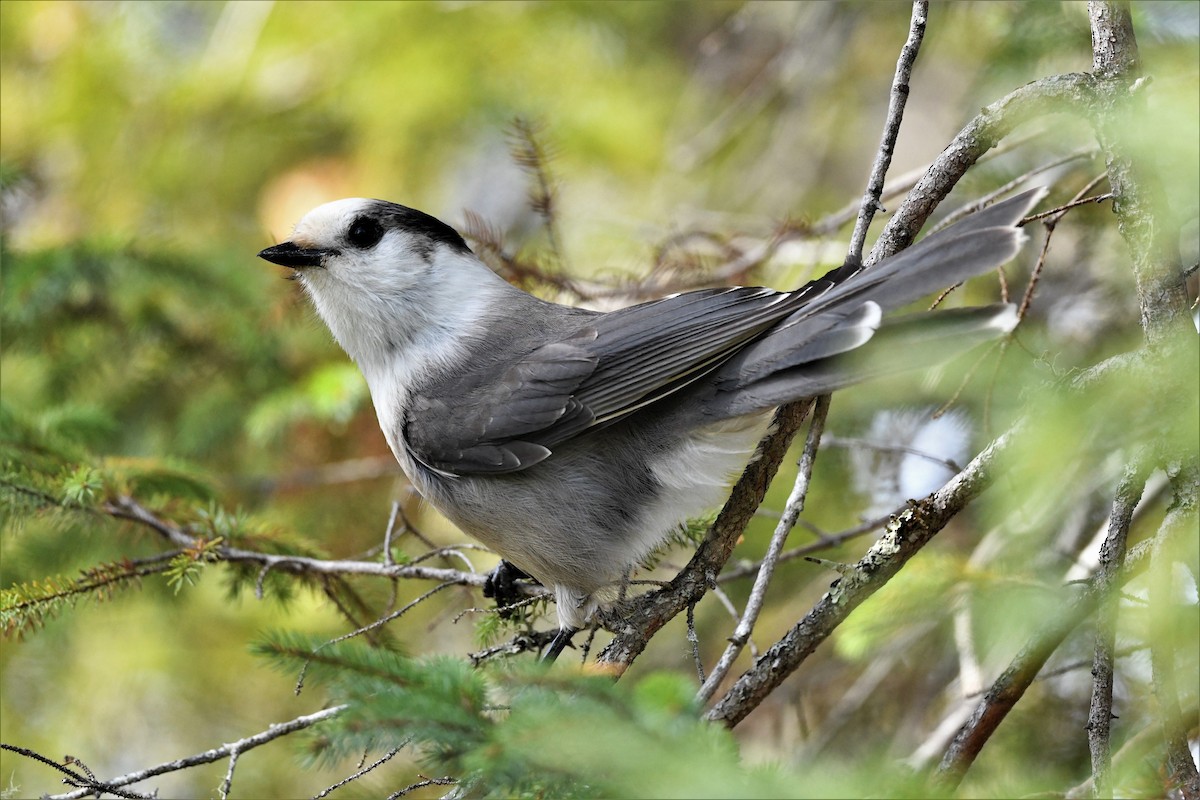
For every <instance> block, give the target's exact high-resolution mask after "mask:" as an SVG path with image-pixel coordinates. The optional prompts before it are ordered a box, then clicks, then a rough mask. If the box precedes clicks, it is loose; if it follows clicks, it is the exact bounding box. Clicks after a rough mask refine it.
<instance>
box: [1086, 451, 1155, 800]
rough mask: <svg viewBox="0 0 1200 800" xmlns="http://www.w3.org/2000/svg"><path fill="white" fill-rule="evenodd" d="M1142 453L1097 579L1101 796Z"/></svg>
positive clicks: (1122, 490)
mask: <svg viewBox="0 0 1200 800" xmlns="http://www.w3.org/2000/svg"><path fill="white" fill-rule="evenodd" d="M1140 460H1141V459H1140V458H1139V459H1137V460H1136V461H1135V462H1134V463H1132V464H1130V465H1129V466H1128V467H1127V468H1126V470H1125V475H1124V476H1123V477H1122V478H1121V483H1120V484H1119V485H1118V486H1117V492H1116V496H1115V497H1114V498H1113V507H1112V513H1111V514H1110V515H1109V518H1108V536H1107V537H1106V538H1105V540H1104V545H1103V546H1102V547H1101V549H1100V567H1099V569H1098V571H1097V573H1096V577H1095V578H1094V579H1093V580H1094V583H1095V584H1096V587H1097V590H1098V591H1099V593H1100V600H1099V608H1098V609H1097V611H1096V650H1095V656H1094V658H1093V661H1092V676H1093V682H1092V702H1091V709H1090V711H1089V713H1088V722H1087V732H1088V750H1089V751H1090V752H1091V757H1092V779H1093V780H1094V781H1095V787H1096V797H1099V798H1108V797H1112V776H1111V772H1110V770H1111V768H1112V750H1111V740H1110V729H1111V727H1112V720H1113V713H1112V701H1113V697H1112V692H1113V662H1114V660H1115V656H1114V650H1115V649H1116V642H1117V611H1118V608H1119V601H1118V598H1117V594H1116V591H1115V589H1116V587H1117V586H1118V579H1119V573H1120V570H1121V565H1122V564H1123V563H1124V562H1125V542H1126V539H1127V538H1128V536H1129V525H1130V523H1131V522H1132V521H1133V512H1134V509H1136V508H1137V505H1138V501H1139V500H1140V498H1141V495H1142V491H1143V490H1144V488H1145V485H1146V478H1145V475H1144V469H1143V468H1142V466H1141V465H1140V463H1139V462H1140Z"/></svg>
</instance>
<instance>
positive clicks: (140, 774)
mask: <svg viewBox="0 0 1200 800" xmlns="http://www.w3.org/2000/svg"><path fill="white" fill-rule="evenodd" d="M345 709H346V706H344V705H342V706H333V707H332V708H326V709H324V710H322V711H318V712H316V713H315V714H306V715H304V716H301V717H296V718H295V719H292V720H288V721H287V722H280V723H278V724H276V725H272V726H270V727H269V728H267V730H265V731H262V732H261V733H256V734H254V735H253V736H247V737H246V738H244V739H239V740H237V741H236V742H233V743H231V744H223V745H221V746H220V747H215V748H213V749H212V750H206V751H204V752H203V753H197V754H195V755H192V756H187V757H186V758H180V759H177V760H175V761H168V762H166V763H163V764H159V765H157V766H153V767H148V768H146V769H143V770H138V771H137V772H130V773H128V774H126V775H122V776H120V777H119V778H113V779H112V780H110V781H107V782H106V783H104V784H103V786H104V787H105V788H104V791H106V792H109V793H110V794H117V793H116V792H114V791H113V789H112V787H117V786H128V785H129V784H131V783H139V782H141V781H144V780H146V779H148V778H153V777H155V776H157V775H164V774H166V773H169V772H178V771H179V770H182V769H188V768H190V767H197V766H200V765H201V764H211V763H212V762H214V761H220V760H222V759H225V758H228V757H229V756H230V755H231V754H232V753H233V752H234V751H235V750H236V751H238V752H241V753H244V752H246V751H247V750H253V749H254V748H255V747H259V746H261V745H264V744H266V743H267V742H271V741H274V740H275V739H278V738H280V737H281V736H287V735H288V734H291V733H295V732H296V731H299V730H303V729H304V728H308V727H310V726H312V725H315V724H317V723H318V722H323V721H325V720H327V719H331V718H332V717H336V716H337V715H338V714H340V713H342V711H344V710H345ZM95 792H96V789H95V788H84V789H78V790H76V791H74V792H67V793H66V794H58V795H52V796H50V797H48V798H47V800H78V798H81V797H87V796H88V795H90V794H95ZM122 796H128V795H122ZM138 796H139V797H140V795H138Z"/></svg>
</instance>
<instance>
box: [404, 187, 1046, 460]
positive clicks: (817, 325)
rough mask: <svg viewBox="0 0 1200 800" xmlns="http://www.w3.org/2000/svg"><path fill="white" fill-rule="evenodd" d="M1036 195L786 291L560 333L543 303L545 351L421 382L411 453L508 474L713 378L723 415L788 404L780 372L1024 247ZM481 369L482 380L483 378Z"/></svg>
mask: <svg viewBox="0 0 1200 800" xmlns="http://www.w3.org/2000/svg"><path fill="white" fill-rule="evenodd" d="M1040 197H1041V193H1040V192H1036V191H1035V192H1026V193H1024V194H1022V195H1018V196H1016V197H1013V198H1012V199H1010V200H1007V201H1005V202H1003V203H998V204H996V205H994V206H992V207H990V208H988V209H986V210H984V211H981V212H978V213H976V214H972V215H971V216H970V217H967V219H966V220H964V221H963V222H960V223H958V224H957V225H954V226H952V227H950V228H947V229H946V230H945V231H942V232H940V233H938V234H936V235H934V236H930V237H927V238H926V239H924V240H922V241H921V242H920V243H918V244H916V245H914V246H912V247H910V248H908V249H907V250H905V251H904V252H902V253H900V254H899V255H898V256H896V257H895V258H892V259H888V260H887V261H885V262H883V263H881V264H879V265H877V266H876V267H874V268H872V269H870V270H867V271H865V272H860V271H859V269H858V268H857V267H855V266H851V265H846V266H843V267H839V268H838V269H835V270H833V271H832V272H829V273H828V274H826V275H825V276H823V277H821V278H818V279H816V280H814V281H812V282H810V283H809V284H807V285H805V286H804V287H801V288H800V289H797V290H795V291H792V292H777V291H773V290H771V289H762V288H741V287H739V288H734V289H708V290H701V291H696V292H687V293H684V294H679V295H673V296H671V297H666V298H663V299H661V300H655V301H652V302H649V303H643V304H641V305H637V306H632V307H630V308H626V309H621V310H619V311H614V312H611V313H608V314H596V315H591V316H586V317H582V318H580V317H572V318H571V321H570V323H569V324H568V325H567V326H566V327H565V328H563V325H562V323H563V320H564V318H565V317H566V315H567V313H568V312H567V311H566V310H565V309H562V308H561V307H557V308H558V310H557V312H556V311H554V310H553V308H552V309H551V311H549V312H547V313H548V316H547V317H545V318H544V319H543V320H542V322H543V323H544V324H545V329H544V330H540V331H537V332H536V335H537V336H539V337H544V338H543V342H544V343H541V344H540V345H538V346H536V347H531V348H530V349H528V350H527V351H525V352H524V353H523V354H522V355H518V356H515V357H513V358H510V359H508V360H505V361H501V362H500V363H496V364H493V368H492V369H490V370H489V369H488V368H487V365H486V364H483V365H480V364H476V365H473V366H474V367H475V369H464V370H461V371H460V374H459V375H457V376H455V377H452V378H450V379H446V380H444V381H442V382H441V383H440V384H438V385H435V386H426V387H422V391H421V392H420V393H419V395H418V397H417V398H416V399H415V400H414V401H413V402H412V403H411V406H410V408H409V410H408V413H407V416H406V418H405V419H404V420H403V425H404V433H405V440H406V442H407V445H408V447H409V450H410V452H411V453H412V455H413V457H414V458H416V459H417V460H419V461H421V462H422V463H423V464H425V465H426V466H428V467H431V468H433V469H436V470H439V471H441V472H443V473H447V474H451V475H464V474H472V473H503V472H513V471H516V470H521V469H525V468H527V467H529V466H532V465H533V464H536V463H538V462H540V461H542V460H543V459H545V458H547V457H548V456H549V455H550V453H551V448H553V447H554V446H555V445H558V444H561V443H562V442H564V441H567V440H568V439H570V438H572V437H574V436H577V435H579V434H580V433H582V432H584V431H586V430H588V429H590V428H593V427H595V426H597V425H603V424H608V423H611V422H614V421H617V420H619V419H621V418H623V417H625V416H628V415H629V414H632V413H634V412H635V411H637V410H638V409H640V408H642V407H644V406H646V405H648V404H650V403H653V402H655V401H656V400H660V399H662V398H664V397H666V396H668V395H670V394H672V393H675V392H678V391H679V390H681V389H683V388H684V387H686V386H689V385H690V384H692V383H694V382H695V381H697V380H699V379H700V378H702V377H704V376H706V375H710V374H712V373H713V372H714V371H717V370H718V369H719V371H718V372H716V374H715V376H714V380H715V384H714V386H715V387H716V388H717V390H718V391H719V392H720V393H722V394H723V395H725V396H726V398H727V399H726V400H725V401H724V402H723V404H722V408H724V409H725V411H728V413H735V412H734V411H732V410H731V409H738V411H736V413H747V412H746V411H745V410H743V409H746V408H748V404H750V397H751V396H753V395H756V394H757V391H750V390H751V387H755V388H756V389H757V388H762V387H766V386H771V388H772V391H769V392H764V393H763V396H764V397H769V398H770V399H771V401H772V402H771V405H777V404H778V403H780V402H783V401H784V400H786V399H794V398H788V397H783V396H782V395H783V394H786V393H787V390H786V386H787V384H780V386H775V384H777V383H780V382H779V381H774V380H772V377H773V376H775V375H776V374H780V373H787V374H788V375H789V380H790V381H791V382H792V385H793V386H795V387H802V386H804V385H805V384H804V382H803V381H798V380H797V379H796V370H797V369H805V368H806V366H805V365H808V364H817V363H821V362H822V360H824V359H828V358H830V357H833V356H836V355H838V354H841V353H844V352H846V351H849V350H852V349H854V348H856V347H858V346H860V345H862V344H863V343H865V342H866V341H867V340H869V339H870V338H871V336H872V335H873V334H874V332H875V330H876V329H877V328H878V327H879V325H880V318H881V309H886V308H895V307H897V306H900V305H903V304H905V303H908V302H911V301H912V300H915V299H917V298H919V297H922V296H925V295H927V294H929V293H930V292H932V291H935V290H937V289H939V288H943V287H946V286H950V285H953V284H955V283H958V282H960V281H962V280H965V279H966V278H968V277H971V276H973V275H976V274H978V273H980V272H983V271H985V270H986V269H989V268H991V267H994V266H998V265H999V264H1001V263H1003V262H1005V261H1007V260H1009V259H1010V258H1011V257H1012V256H1013V255H1014V254H1015V253H1016V252H1017V249H1018V247H1019V245H1020V242H1021V240H1022V237H1021V235H1020V234H1019V232H1018V229H1017V228H1016V227H1014V225H1015V222H1016V221H1017V220H1019V219H1020V218H1021V216H1022V215H1023V214H1024V212H1025V211H1026V210H1027V209H1028V208H1029V207H1030V206H1031V205H1033V203H1034V202H1036V201H1037V200H1038V199H1039V198H1040ZM892 278H897V279H896V280H890V279H892ZM556 325H557V326H558V327H559V328H562V330H558V331H555V330H553V328H554V327H555V326H556ZM526 327H528V326H526ZM545 339H548V340H549V341H545ZM518 350H519V348H518ZM481 374H489V375H490V376H492V377H490V378H489V379H487V380H480V375H481ZM799 396H803V393H801V394H796V395H795V397H799ZM714 408H715V406H714ZM749 410H758V407H756V408H751V409H749ZM725 411H723V412H722V413H725Z"/></svg>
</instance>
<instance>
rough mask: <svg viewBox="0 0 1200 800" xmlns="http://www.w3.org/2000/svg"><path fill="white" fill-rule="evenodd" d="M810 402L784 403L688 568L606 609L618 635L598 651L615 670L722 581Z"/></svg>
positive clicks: (603, 662)
mask: <svg viewBox="0 0 1200 800" xmlns="http://www.w3.org/2000/svg"><path fill="white" fill-rule="evenodd" d="M810 407H811V403H809V402H807V401H802V402H799V403H791V404H789V405H786V406H782V407H781V408H779V410H777V411H776V412H775V419H774V424H773V425H772V427H773V429H774V430H773V432H772V433H771V434H769V435H768V436H767V438H766V439H764V440H763V441H762V443H760V445H759V448H760V456H759V458H758V459H756V460H755V461H754V462H752V463H751V464H750V465H749V466H748V467H747V468H746V471H745V472H743V473H742V477H741V478H740V479H739V480H738V482H737V484H736V485H735V486H734V488H733V492H732V493H731V494H730V496H729V499H728V500H727V501H726V502H725V507H724V508H722V509H721V513H720V514H718V515H717V519H716V520H715V521H714V522H713V524H712V525H711V526H710V527H709V529H708V533H706V534H705V536H704V541H702V542H701V543H700V546H699V547H698V548H696V552H695V553H694V554H693V555H692V558H691V560H690V561H688V563H687V565H686V566H685V567H684V568H683V570H681V571H680V573H679V574H678V575H676V576H675V578H674V579H673V580H672V581H671V582H670V583H668V584H667V586H666V587H665V588H663V589H660V590H658V591H655V592H650V593H648V594H644V595H640V596H638V597H634V598H632V599H630V600H626V601H624V602H622V603H618V604H616V605H614V606H613V607H612V608H611V609H607V610H605V611H603V612H601V620H602V622H603V624H604V627H605V628H607V629H608V630H610V631H612V632H613V633H614V634H615V636H614V637H613V640H612V641H611V642H609V643H608V645H606V646H605V648H604V649H603V650H601V651H600V654H599V656H598V657H597V662H598V663H599V664H601V665H605V666H607V667H608V668H609V669H611V670H612V672H613V673H614V674H615V675H620V674H622V673H623V672H624V671H625V670H626V668H628V666H629V665H630V664H631V663H632V662H633V660H634V659H635V658H637V657H638V655H640V654H641V652H642V650H644V649H645V648H646V643H647V642H649V641H650V638H651V637H652V636H654V634H656V633H658V631H659V630H660V629H661V628H662V626H663V625H665V624H667V622H669V621H670V620H672V619H674V618H675V616H676V615H678V614H679V613H681V612H682V611H684V610H685V609H686V608H687V607H688V606H689V605H691V604H693V603H695V602H697V601H699V600H700V598H702V597H703V596H704V594H705V593H706V592H707V591H708V589H709V587H710V586H712V585H714V584H715V583H716V581H717V576H718V575H719V574H720V571H721V568H722V567H723V566H724V565H725V562H727V561H728V560H729V556H730V555H731V554H732V553H733V548H734V546H735V545H736V544H737V540H738V538H739V537H740V536H741V535H742V531H744V530H745V529H746V525H747V523H749V521H750V518H751V517H752V516H753V515H754V511H755V509H757V508H758V506H759V505H760V504H761V503H762V499H763V497H764V496H765V495H766V492H767V487H768V486H769V485H770V483H771V479H772V478H774V477H775V473H776V472H777V471H778V469H779V465H780V463H781V462H782V461H783V457H784V456H785V455H786V454H787V450H788V445H789V444H790V443H791V440H792V437H793V436H795V435H796V431H797V430H799V428H800V425H801V424H802V423H803V422H804V418H805V417H806V416H807V415H808V411H809V408H810Z"/></svg>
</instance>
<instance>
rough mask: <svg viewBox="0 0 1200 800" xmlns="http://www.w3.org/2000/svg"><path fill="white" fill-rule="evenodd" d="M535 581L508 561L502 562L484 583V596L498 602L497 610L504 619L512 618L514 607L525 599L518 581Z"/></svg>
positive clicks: (488, 575)
mask: <svg viewBox="0 0 1200 800" xmlns="http://www.w3.org/2000/svg"><path fill="white" fill-rule="evenodd" d="M522 580H529V581H534V582H535V583H536V582H537V581H536V580H534V578H533V576H531V575H530V574H529V573H528V572H526V571H525V570H523V569H521V568H520V567H518V566H515V565H513V564H510V563H509V562H507V561H501V562H500V563H499V564H498V565H497V566H496V568H495V569H493V570H492V571H491V572H489V573H488V574H487V578H486V579H484V581H483V596H484V597H490V598H492V599H493V600H495V601H496V608H497V610H498V612H499V614H500V616H501V618H503V619H508V618H510V617H511V616H512V613H513V609H512V608H511V607H512V606H514V605H516V604H517V603H519V602H521V601H522V600H524V599H525V595H524V594H523V593H522V592H521V589H520V586H519V585H518V583H517V581H522Z"/></svg>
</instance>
